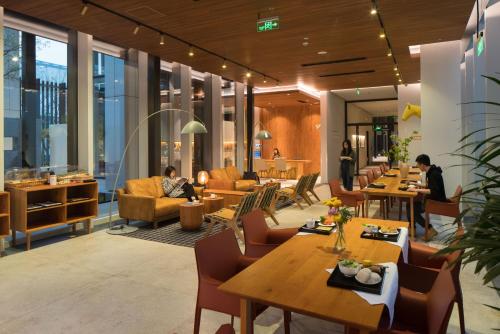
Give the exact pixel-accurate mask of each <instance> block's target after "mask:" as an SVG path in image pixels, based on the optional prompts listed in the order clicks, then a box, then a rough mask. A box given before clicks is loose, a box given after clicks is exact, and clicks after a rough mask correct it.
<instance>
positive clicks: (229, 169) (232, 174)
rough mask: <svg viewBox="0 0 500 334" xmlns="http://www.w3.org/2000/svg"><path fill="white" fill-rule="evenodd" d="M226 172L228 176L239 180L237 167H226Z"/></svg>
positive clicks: (239, 175)
mask: <svg viewBox="0 0 500 334" xmlns="http://www.w3.org/2000/svg"><path fill="white" fill-rule="evenodd" d="M226 173H227V175H228V176H229V178H230V179H231V180H233V181H238V180H241V174H240V171H239V170H238V168H236V167H234V166H229V167H226Z"/></svg>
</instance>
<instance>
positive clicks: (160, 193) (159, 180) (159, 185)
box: [151, 176, 165, 198]
mask: <svg viewBox="0 0 500 334" xmlns="http://www.w3.org/2000/svg"><path fill="white" fill-rule="evenodd" d="M151 178H152V179H153V181H154V183H155V186H156V196H155V197H157V198H160V197H164V196H165V191H164V190H163V176H152V177H151Z"/></svg>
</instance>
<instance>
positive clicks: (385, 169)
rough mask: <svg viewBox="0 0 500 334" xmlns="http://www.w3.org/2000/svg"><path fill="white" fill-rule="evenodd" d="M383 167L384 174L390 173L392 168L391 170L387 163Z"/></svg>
mask: <svg viewBox="0 0 500 334" xmlns="http://www.w3.org/2000/svg"><path fill="white" fill-rule="evenodd" d="M382 166H383V167H384V173H385V172H388V171H389V169H390V168H389V165H388V164H387V163H386V162H384V163H383V164H382Z"/></svg>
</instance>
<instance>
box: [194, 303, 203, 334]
mask: <svg viewBox="0 0 500 334" xmlns="http://www.w3.org/2000/svg"><path fill="white" fill-rule="evenodd" d="M200 320H201V308H200V307H198V301H196V309H195V311H194V331H193V334H199V333H200Z"/></svg>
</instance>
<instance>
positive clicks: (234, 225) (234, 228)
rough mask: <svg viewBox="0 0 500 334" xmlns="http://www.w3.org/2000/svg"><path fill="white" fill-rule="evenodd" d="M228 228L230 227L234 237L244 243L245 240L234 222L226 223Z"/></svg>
mask: <svg viewBox="0 0 500 334" xmlns="http://www.w3.org/2000/svg"><path fill="white" fill-rule="evenodd" d="M227 224H228V226H229V227H231V228H232V229H233V230H234V232H235V233H236V236H237V237H238V238H239V239H240V240H241V241H242V242H245V238H244V237H243V233H241V231H240V229H239V228H238V225H237V224H236V222H235V221H232V220H230V221H229V222H228V223H227Z"/></svg>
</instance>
